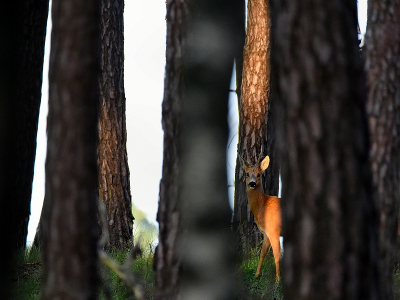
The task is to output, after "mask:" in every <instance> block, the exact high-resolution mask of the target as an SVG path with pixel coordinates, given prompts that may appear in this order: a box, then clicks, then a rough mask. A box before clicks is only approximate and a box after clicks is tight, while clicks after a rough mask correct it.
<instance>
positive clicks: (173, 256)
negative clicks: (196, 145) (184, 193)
mask: <svg viewBox="0 0 400 300" xmlns="http://www.w3.org/2000/svg"><path fill="white" fill-rule="evenodd" d="M166 5H167V18H166V19H167V48H166V66H165V82H164V100H163V103H162V126H163V130H164V155H163V171H162V172H163V174H162V179H161V182H160V200H159V203H158V212H157V221H158V224H159V238H158V239H159V244H158V246H157V249H156V254H155V258H154V262H155V299H175V298H176V297H177V294H178V291H179V275H180V267H181V263H180V261H179V259H178V257H177V235H178V230H179V223H180V219H181V216H180V212H179V210H178V203H179V198H178V197H179V195H178V194H179V193H178V175H179V157H178V126H179V113H180V110H181V106H182V99H183V94H184V92H183V88H184V83H183V73H182V71H183V70H182V67H183V65H182V64H183V56H184V53H185V49H184V44H185V41H186V32H185V25H186V18H187V7H186V1H185V0H168V1H167V3H166Z"/></svg>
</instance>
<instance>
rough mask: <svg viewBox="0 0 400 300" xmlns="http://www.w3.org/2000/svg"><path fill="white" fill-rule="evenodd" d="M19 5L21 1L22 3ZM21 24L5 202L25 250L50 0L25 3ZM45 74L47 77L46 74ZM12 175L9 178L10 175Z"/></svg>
mask: <svg viewBox="0 0 400 300" xmlns="http://www.w3.org/2000/svg"><path fill="white" fill-rule="evenodd" d="M21 4H22V2H21ZM20 9H21V16H22V17H21V19H20V22H22V24H23V32H20V35H21V36H20V38H21V39H22V40H23V44H22V45H21V48H20V49H18V52H19V57H20V59H19V61H18V72H19V82H18V89H17V90H16V91H15V93H16V95H17V99H18V100H17V107H16V109H17V112H18V117H17V122H16V127H17V131H18V133H17V136H18V140H19V144H20V145H19V146H18V148H17V149H16V151H15V152H14V156H15V158H16V159H15V166H14V168H13V170H12V172H15V176H16V177H15V178H16V180H15V181H14V182H13V183H14V188H13V189H14V191H15V193H14V197H13V198H11V199H8V201H10V202H12V203H13V204H14V205H15V209H14V210H13V211H14V212H11V211H10V213H14V214H15V215H14V222H15V223H16V226H17V228H18V234H17V239H18V240H17V247H18V248H22V249H24V248H25V244H26V237H27V234H28V222H29V215H30V207H31V197H32V182H33V170H34V164H35V154H36V135H37V127H38V121H39V108H40V101H41V98H42V94H41V91H42V78H43V58H44V43H45V37H46V26H47V16H48V10H49V1H48V0H40V1H33V0H30V1H24V2H23V4H22V6H21V7H20ZM46 75H47V74H46ZM11 176H12V175H11Z"/></svg>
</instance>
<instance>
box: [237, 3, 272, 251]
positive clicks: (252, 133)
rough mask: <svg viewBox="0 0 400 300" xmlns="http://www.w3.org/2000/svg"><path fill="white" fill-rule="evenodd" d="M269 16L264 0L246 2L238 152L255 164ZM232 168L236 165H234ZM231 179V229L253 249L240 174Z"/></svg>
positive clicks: (261, 130) (264, 104)
mask: <svg viewBox="0 0 400 300" xmlns="http://www.w3.org/2000/svg"><path fill="white" fill-rule="evenodd" d="M269 32H270V24H269V16H268V3H267V1H265V0H250V1H248V5H247V29H246V43H245V46H244V51H243V79H242V85H241V95H240V97H241V98H240V106H239V107H240V108H239V143H238V153H240V155H241V156H242V157H244V159H246V160H247V161H248V162H249V163H251V164H255V163H256V162H257V160H258V159H259V157H260V156H262V155H264V153H265V152H263V153H261V151H262V150H264V151H265V149H264V148H265V147H264V143H265V140H266V130H267V126H266V116H267V108H268V94H269V69H270V67H269ZM236 166H237V167H236V168H237V169H238V166H240V163H239V161H238V160H237V162H236ZM239 169H240V168H239ZM237 173H238V174H236V178H235V203H234V228H235V230H236V234H237V240H238V246H239V247H242V249H244V248H246V247H247V246H251V247H254V246H255V245H256V244H258V242H259V241H262V235H261V233H260V231H259V230H258V228H257V225H256V223H255V221H254V216H253V214H252V213H251V211H250V207H249V205H248V201H247V194H246V187H245V183H244V180H243V178H244V177H243V172H240V171H239V172H237Z"/></svg>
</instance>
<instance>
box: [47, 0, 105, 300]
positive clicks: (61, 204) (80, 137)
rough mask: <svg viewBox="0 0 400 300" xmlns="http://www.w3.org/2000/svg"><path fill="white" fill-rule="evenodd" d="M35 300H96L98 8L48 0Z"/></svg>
mask: <svg viewBox="0 0 400 300" xmlns="http://www.w3.org/2000/svg"><path fill="white" fill-rule="evenodd" d="M52 20H53V30H52V36H51V53H50V68H49V87H50V90H49V115H48V125H47V136H48V144H47V158H46V193H45V201H44V202H45V203H44V206H43V220H42V222H43V228H42V230H43V247H42V261H43V275H42V291H41V299H43V300H44V299H46V300H47V299H49V300H50V299H65V300H68V299H71V300H72V299H74V300H77V299H82V300H88V299H96V298H97V297H96V294H97V280H98V279H97V252H96V250H97V237H98V234H99V233H98V232H97V211H98V210H97V196H98V192H97V178H98V177H97V162H96V141H97V137H98V128H97V121H98V115H97V107H98V103H99V101H98V99H99V93H98V87H99V82H98V78H99V70H100V58H99V49H100V3H99V2H98V1H90V0H89V1H80V0H63V1H59V0H53V4H52Z"/></svg>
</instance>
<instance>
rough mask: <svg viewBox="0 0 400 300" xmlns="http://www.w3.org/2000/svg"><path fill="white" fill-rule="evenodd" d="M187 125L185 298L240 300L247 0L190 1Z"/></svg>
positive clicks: (183, 130) (182, 147) (183, 148)
mask: <svg viewBox="0 0 400 300" xmlns="http://www.w3.org/2000/svg"><path fill="white" fill-rule="evenodd" d="M188 8H189V9H190V11H189V16H190V17H189V18H188V27H187V47H188V48H187V51H186V52H185V53H187V55H185V58H184V74H185V82H186V90H185V99H184V101H183V105H182V114H181V120H182V121H181V123H180V126H179V134H180V138H179V148H178V151H179V152H178V154H179V161H180V170H179V186H180V189H179V192H178V193H179V209H180V216H181V218H182V222H181V224H182V226H181V227H180V228H182V235H180V237H179V247H178V249H179V257H180V258H181V260H182V265H183V268H182V275H181V288H180V296H179V297H180V299H235V294H236V290H235V282H234V269H233V265H234V263H233V251H232V250H233V249H232V247H230V246H231V245H232V244H233V236H232V238H231V233H230V218H231V212H230V207H229V201H228V193H227V181H226V180H227V175H226V146H227V142H228V124H227V115H228V97H229V86H230V81H231V75H232V66H233V61H234V57H235V55H236V54H237V51H240V50H241V49H240V39H239V38H238V36H239V30H240V27H239V26H240V22H238V20H239V15H240V1H239V0H236V1H231V0H224V1H214V0H190V1H188Z"/></svg>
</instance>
